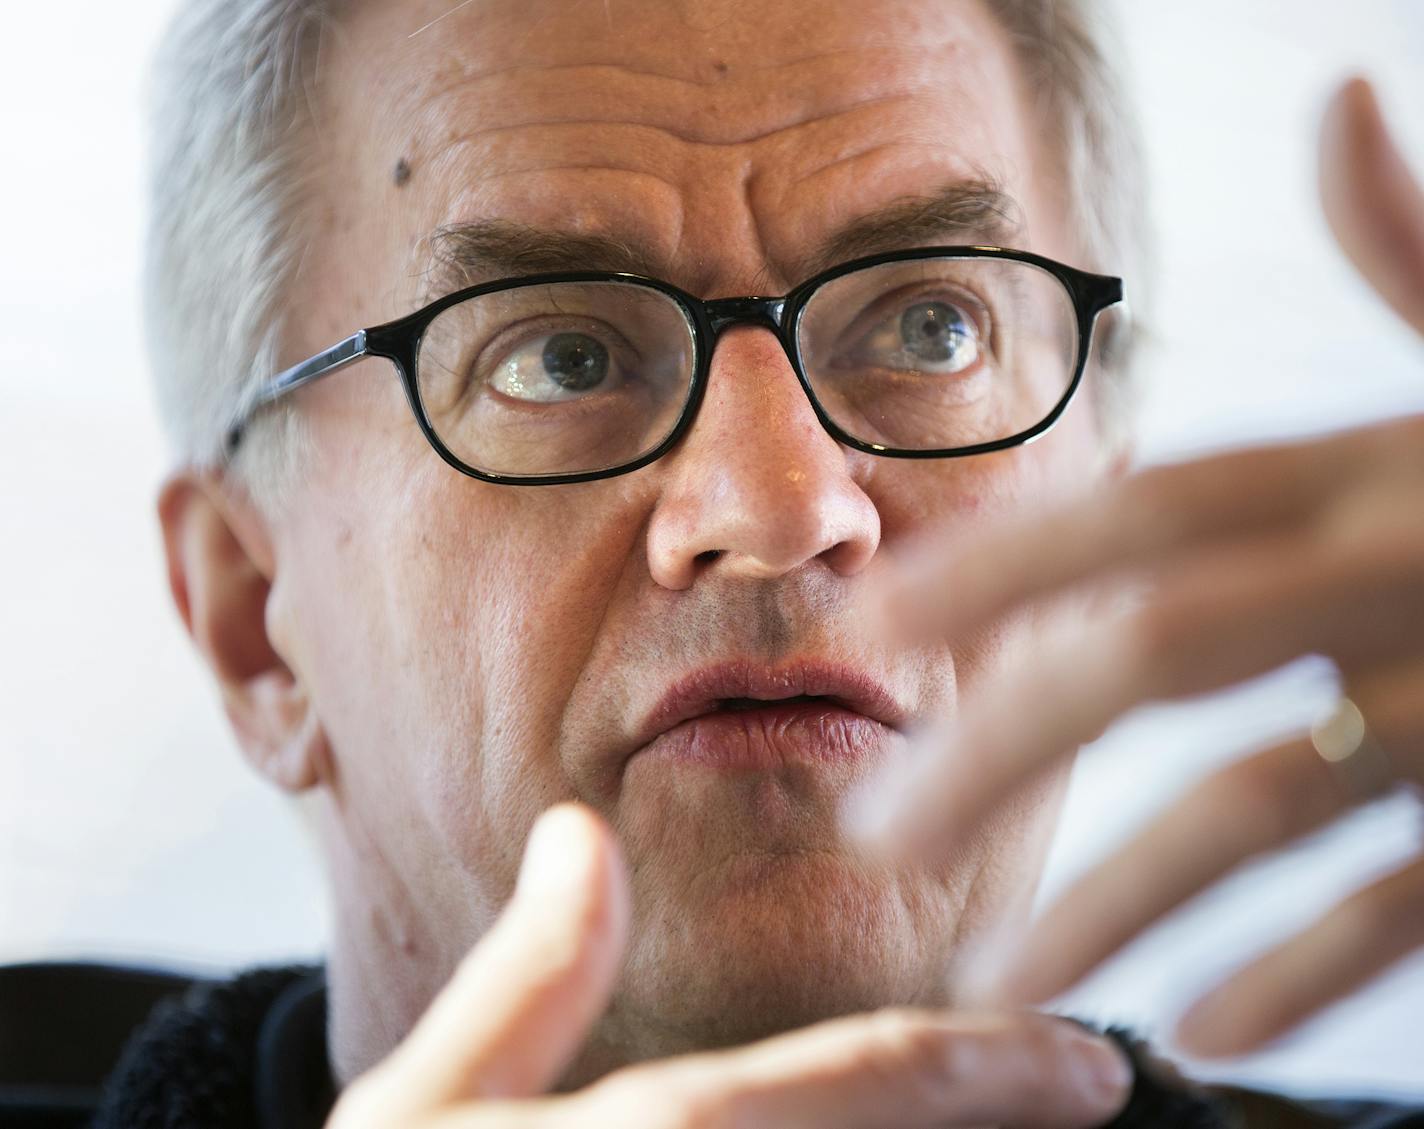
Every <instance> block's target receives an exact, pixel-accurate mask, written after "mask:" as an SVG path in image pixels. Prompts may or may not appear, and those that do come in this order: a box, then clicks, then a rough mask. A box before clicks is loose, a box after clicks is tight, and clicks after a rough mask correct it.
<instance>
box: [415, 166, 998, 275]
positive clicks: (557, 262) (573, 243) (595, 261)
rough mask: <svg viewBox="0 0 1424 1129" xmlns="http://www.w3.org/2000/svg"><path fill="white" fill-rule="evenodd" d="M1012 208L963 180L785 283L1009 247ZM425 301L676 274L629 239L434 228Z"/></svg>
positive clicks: (910, 202) (855, 232)
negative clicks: (935, 251) (610, 277)
mask: <svg viewBox="0 0 1424 1129" xmlns="http://www.w3.org/2000/svg"><path fill="white" fill-rule="evenodd" d="M1020 214H1021V212H1020V209H1019V206H1018V204H1017V203H1016V202H1015V201H1014V199H1013V198H1012V197H1011V196H1009V195H1007V194H1006V193H1005V192H1004V191H1003V190H1002V189H1001V188H1000V187H999V186H998V185H996V184H994V183H992V182H990V181H984V180H975V181H961V182H957V183H955V184H952V185H949V186H947V187H945V188H942V189H940V190H939V191H936V192H933V193H931V194H929V195H927V196H914V197H907V198H902V199H900V200H896V201H893V202H891V203H890V204H888V205H886V206H885V207H883V208H879V209H877V210H876V211H874V212H871V213H869V214H868V215H864V216H859V217H857V218H856V219H854V220H852V221H851V222H850V223H848V224H846V225H845V226H843V227H841V228H840V229H838V230H836V231H834V232H832V233H831V234H830V235H829V236H827V237H826V238H825V239H824V240H822V241H821V243H820V244H819V245H818V246H817V247H816V248H814V249H813V250H812V251H811V252H810V253H809V254H807V255H805V256H803V257H802V258H800V259H798V260H796V261H795V262H793V263H791V264H789V267H790V269H788V270H787V271H785V276H786V277H789V278H793V279H798V280H799V279H805V278H810V277H812V276H814V275H816V274H819V273H820V272H821V271H823V270H826V269H827V268H829V267H832V266H834V265H836V264H837V263H841V262H845V261H846V260H849V259H857V258H861V257H863V256H866V255H875V254H880V253H882V252H887V251H903V250H910V249H912V248H915V247H925V246H934V245H936V244H956V245H958V244H965V243H973V244H976V245H977V244H986V243H988V244H996V245H1012V244H1013V243H1014V242H1015V237H1016V236H1017V235H1018V234H1019V233H1020V232H1021V231H1022V229H1023V225H1022V223H1021V222H1020V220H1019V219H1018V216H1019V215H1020ZM428 243H429V246H430V249H431V255H432V263H431V266H430V268H429V269H428V270H427V271H426V272H425V276H424V278H425V283H424V290H425V293H426V296H427V300H433V299H434V298H436V297H439V296H440V295H443V294H449V293H452V292H453V291H456V290H462V289H464V288H465V287H468V286H475V285H478V284H480V283H482V282H489V281H492V280H494V279H497V278H517V277H519V276H521V275H530V274H546V273H556V272H560V271H610V272H627V273H630V274H640V275H647V276H650V277H653V278H667V279H672V278H675V277H676V276H677V274H678V273H679V271H678V270H677V267H676V266H675V265H674V264H673V263H671V262H668V261H666V260H665V259H664V258H663V257H662V256H661V255H659V254H658V253H657V252H656V251H654V250H653V249H652V248H651V247H649V246H646V245H643V244H641V243H639V242H638V241H636V240H633V239H619V238H617V237H615V236H610V235H605V234H601V233H595V232H572V231H560V230H558V229H551V228H537V227H530V226H526V225H523V224H518V223H512V222H510V221H508V220H502V219H485V220H473V221H466V222H461V223H453V224H448V225H446V226H444V227H440V228H437V229H436V230H435V231H434V232H432V233H431V235H430V236H429V239H428Z"/></svg>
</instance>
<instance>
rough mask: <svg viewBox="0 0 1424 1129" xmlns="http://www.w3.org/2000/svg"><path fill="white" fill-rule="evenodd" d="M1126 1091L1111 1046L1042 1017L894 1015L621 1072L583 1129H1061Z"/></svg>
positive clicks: (1106, 1113)
mask: <svg viewBox="0 0 1424 1129" xmlns="http://www.w3.org/2000/svg"><path fill="white" fill-rule="evenodd" d="M1130 1082H1131V1068H1130V1067H1129V1066H1128V1063H1127V1061H1126V1059H1125V1057H1124V1056H1123V1055H1122V1053H1121V1052H1120V1051H1119V1050H1118V1049H1117V1048H1116V1047H1115V1046H1114V1045H1112V1044H1111V1043H1109V1042H1108V1041H1107V1040H1105V1039H1102V1038H1099V1037H1098V1036H1094V1035H1090V1034H1088V1033H1087V1032H1086V1031H1084V1030H1082V1029H1081V1028H1079V1027H1077V1026H1076V1025H1074V1024H1071V1023H1068V1022H1065V1021H1063V1020H1059V1019H1054V1018H1052V1017H1050V1016H1043V1015H1034V1014H1031V1013H1026V1014H1019V1015H985V1016H976V1015H968V1014H963V1013H957V1014H949V1013H938V1012H929V1011H909V1010H892V1011H883V1012H878V1013H875V1014H873V1015H869V1016H854V1017H851V1018H847V1019H837V1020H832V1021H830V1022H827V1023H822V1024H818V1025H817V1026H815V1027H810V1028H806V1029H804V1030H802V1031H797V1032H794V1033H792V1034H789V1035H783V1036H779V1037H777V1038H774V1039H770V1040H767V1041H765V1042H762V1043H758V1044H755V1045H754V1046H751V1047H746V1048H742V1049H739V1050H734V1051H722V1052H718V1053H713V1054H699V1055H692V1056H688V1057H685V1058H682V1059H676V1060H672V1061H671V1062H665V1063H661V1064H657V1065H654V1066H650V1067H640V1068H635V1069H633V1070H629V1071H623V1072H620V1073H619V1074H617V1075H613V1076H611V1077H609V1078H608V1079H606V1080H605V1081H604V1082H601V1083H599V1084H598V1085H597V1086H595V1087H593V1088H592V1089H591V1090H590V1091H588V1094H587V1097H588V1098H589V1100H590V1101H591V1102H592V1103H594V1104H592V1105H590V1107H589V1109H590V1113H589V1118H588V1123H589V1124H600V1125H602V1124H608V1125H612V1124H627V1123H628V1120H629V1118H628V1117H627V1115H626V1111H627V1110H628V1109H646V1108H648V1106H649V1105H650V1104H656V1105H657V1106H658V1107H659V1108H663V1109H686V1110H690V1111H695V1116H693V1117H691V1118H690V1119H689V1120H690V1122H691V1123H692V1124H696V1125H698V1126H706V1127H709V1129H710V1127H718V1126H734V1125H735V1126H747V1125H768V1126H770V1125H774V1126H777V1129H799V1127H803V1126H804V1127H806V1129H841V1127H844V1129H874V1127H877V1126H885V1127H887V1129H888V1127H892V1126H893V1127H896V1129H913V1127H914V1126H936V1127H942V1129H948V1127H950V1126H976V1125H986V1124H992V1125H1000V1124H1013V1125H1021V1126H1024V1127H1025V1129H1033V1127H1042V1129H1049V1127H1055V1129H1056V1127H1063V1129H1067V1127H1069V1126H1090V1125H1100V1124H1102V1123H1104V1122H1106V1121H1107V1120H1109V1119H1110V1118H1111V1117H1112V1116H1113V1115H1114V1114H1115V1113H1116V1112H1117V1111H1118V1110H1119V1109H1120V1108H1121V1107H1122V1106H1123V1105H1124V1104H1125V1103H1126V1100H1127V1094H1128V1087H1129V1085H1130ZM620 1111H621V1112H622V1113H623V1116H621V1117H619V1116H617V1113H618V1112H620ZM595 1114H597V1116H595ZM674 1120H675V1119H674Z"/></svg>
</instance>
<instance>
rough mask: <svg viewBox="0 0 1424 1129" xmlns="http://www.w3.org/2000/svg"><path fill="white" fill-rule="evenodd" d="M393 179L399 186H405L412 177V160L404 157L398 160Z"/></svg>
mask: <svg viewBox="0 0 1424 1129" xmlns="http://www.w3.org/2000/svg"><path fill="white" fill-rule="evenodd" d="M392 179H393V180H394V181H395V182H396V187H397V188H404V187H405V184H406V181H408V180H409V179H410V162H409V161H407V160H406V159H405V158H404V157H402V158H401V159H400V160H398V161H397V162H396V169H395V173H394V174H393V176H392Z"/></svg>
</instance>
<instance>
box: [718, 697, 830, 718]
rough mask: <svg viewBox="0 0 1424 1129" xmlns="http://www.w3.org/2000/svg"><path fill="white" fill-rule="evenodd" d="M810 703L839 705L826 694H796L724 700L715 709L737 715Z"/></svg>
mask: <svg viewBox="0 0 1424 1129" xmlns="http://www.w3.org/2000/svg"><path fill="white" fill-rule="evenodd" d="M809 702H821V703H825V704H826V705H839V703H838V702H836V700H835V699H834V698H828V697H826V696H825V695H824V694H796V695H794V696H793V697H790V698H723V699H722V700H721V701H720V702H718V703H717V704H716V706H715V707H714V711H715V710H728V711H730V712H732V713H736V712H739V711H742V710H759V709H765V708H766V707H768V706H796V705H804V704H806V703H809Z"/></svg>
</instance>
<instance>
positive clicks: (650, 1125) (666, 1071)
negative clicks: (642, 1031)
mask: <svg viewBox="0 0 1424 1129" xmlns="http://www.w3.org/2000/svg"><path fill="white" fill-rule="evenodd" d="M710 1081H711V1080H710V1078H709V1076H708V1074H707V1073H706V1072H705V1071H701V1070H696V1069H693V1068H692V1060H689V1062H688V1063H687V1064H674V1063H669V1062H663V1063H660V1064H656V1065H650V1066H635V1067H631V1068H629V1069H626V1070H621V1071H618V1072H617V1073H616V1074H611V1075H609V1076H607V1077H606V1078H604V1079H603V1080H602V1081H600V1082H597V1083H595V1084H594V1085H593V1086H591V1087H589V1088H588V1089H587V1090H585V1091H584V1098H585V1100H586V1102H587V1104H588V1110H587V1112H588V1113H589V1117H588V1118H587V1121H586V1123H587V1124H590V1125H627V1124H631V1123H635V1122H636V1124H638V1125H639V1126H640V1127H642V1129H718V1127H720V1126H724V1125H731V1124H735V1120H734V1118H732V1116H731V1112H732V1107H733V1099H732V1095H731V1094H729V1093H728V1092H727V1090H726V1088H725V1087H720V1088H719V1087H714V1086H713V1085H711V1084H710Z"/></svg>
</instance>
